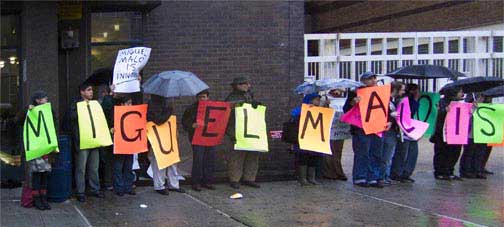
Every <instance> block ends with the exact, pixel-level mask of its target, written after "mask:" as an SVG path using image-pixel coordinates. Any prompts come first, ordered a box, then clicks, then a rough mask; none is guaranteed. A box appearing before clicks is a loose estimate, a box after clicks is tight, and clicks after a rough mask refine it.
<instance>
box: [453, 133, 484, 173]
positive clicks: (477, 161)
mask: <svg viewBox="0 0 504 227" xmlns="http://www.w3.org/2000/svg"><path fill="white" fill-rule="evenodd" d="M486 146H487V145H486V144H477V143H474V142H473V139H469V143H467V145H464V152H463V153H462V157H460V168H459V171H460V175H471V174H474V175H481V174H483V171H482V168H481V163H482V161H481V160H482V159H483V156H484V155H485V152H486Z"/></svg>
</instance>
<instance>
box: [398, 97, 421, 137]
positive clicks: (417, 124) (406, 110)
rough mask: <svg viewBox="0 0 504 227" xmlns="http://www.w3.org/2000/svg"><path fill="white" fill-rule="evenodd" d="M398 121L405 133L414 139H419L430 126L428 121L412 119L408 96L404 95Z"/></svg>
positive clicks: (400, 104) (399, 107)
mask: <svg viewBox="0 0 504 227" xmlns="http://www.w3.org/2000/svg"><path fill="white" fill-rule="evenodd" d="M396 121H397V124H398V125H399V127H400V128H401V130H402V131H403V132H404V134H406V135H407V136H408V137H410V138H412V139H414V140H419V139H420V138H421V137H422V136H423V134H424V133H425V132H426V131H427V129H428V128H429V124H428V123H425V122H423V121H417V120H414V119H411V109H410V105H409V99H408V97H404V98H403V100H402V101H401V103H399V106H398V107H397V116H396Z"/></svg>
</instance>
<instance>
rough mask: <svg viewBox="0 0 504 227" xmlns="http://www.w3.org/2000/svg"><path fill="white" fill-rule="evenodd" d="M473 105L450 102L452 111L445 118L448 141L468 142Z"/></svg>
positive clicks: (450, 142)
mask: <svg viewBox="0 0 504 227" xmlns="http://www.w3.org/2000/svg"><path fill="white" fill-rule="evenodd" d="M471 107H472V104H471V103H465V102H451V103H450V106H449V108H450V111H449V112H448V114H447V115H446V119H445V128H446V142H447V143H448V144H467V137H468V135H469V119H470V118H471Z"/></svg>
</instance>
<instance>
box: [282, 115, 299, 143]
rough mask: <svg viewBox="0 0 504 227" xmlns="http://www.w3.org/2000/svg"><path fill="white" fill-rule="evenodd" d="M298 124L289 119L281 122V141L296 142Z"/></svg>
mask: <svg viewBox="0 0 504 227" xmlns="http://www.w3.org/2000/svg"><path fill="white" fill-rule="evenodd" d="M298 129H299V124H298V122H297V121H294V120H292V119H291V120H289V121H287V122H284V123H283V127H282V131H283V132H282V141H284V142H286V143H290V144H297V143H298V134H299V131H298Z"/></svg>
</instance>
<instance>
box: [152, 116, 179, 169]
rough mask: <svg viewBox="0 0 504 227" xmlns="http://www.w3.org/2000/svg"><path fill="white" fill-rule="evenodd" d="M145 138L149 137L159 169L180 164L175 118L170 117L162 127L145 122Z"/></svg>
mask: <svg viewBox="0 0 504 227" xmlns="http://www.w3.org/2000/svg"><path fill="white" fill-rule="evenodd" d="M147 137H149V142H150V144H151V146H152V150H153V151H154V156H155V157H156V162H157V164H158V168H159V169H164V168H166V167H168V166H171V165H173V164H175V163H177V162H180V156H179V149H178V142H177V117H176V116H174V115H172V116H171V117H170V118H169V119H168V121H166V122H165V123H163V124H162V125H156V124H154V122H151V121H149V122H147Z"/></svg>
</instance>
